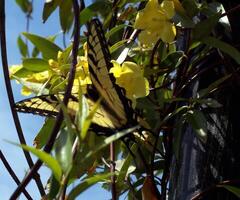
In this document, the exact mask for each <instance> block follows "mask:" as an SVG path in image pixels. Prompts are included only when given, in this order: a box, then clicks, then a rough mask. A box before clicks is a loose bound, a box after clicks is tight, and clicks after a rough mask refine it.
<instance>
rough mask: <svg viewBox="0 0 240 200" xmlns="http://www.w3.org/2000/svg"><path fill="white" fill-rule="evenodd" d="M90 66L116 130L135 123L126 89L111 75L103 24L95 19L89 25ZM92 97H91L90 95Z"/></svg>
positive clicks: (96, 86)
mask: <svg viewBox="0 0 240 200" xmlns="http://www.w3.org/2000/svg"><path fill="white" fill-rule="evenodd" d="M87 44H88V64H89V71H90V77H91V80H92V85H93V87H94V88H95V90H96V91H97V92H98V94H99V96H101V97H102V102H101V103H102V106H103V108H104V110H105V111H107V113H108V115H109V117H110V118H111V120H112V123H113V125H114V127H115V128H117V129H119V128H122V127H125V126H126V125H127V124H128V123H129V122H130V123H131V124H132V123H133V122H134V120H133V116H134V112H133V109H132V106H131V101H130V100H129V99H127V98H126V96H125V92H124V89H122V88H121V87H119V86H118V85H116V84H115V78H114V77H113V75H112V74H109V69H110V68H111V67H112V63H111V62H110V52H109V49H108V44H107V41H106V39H105V36H104V32H103V29H102V24H101V23H100V21H99V20H98V19H93V20H92V21H91V23H90V24H89V25H88V40H87ZM90 97H91V95H90Z"/></svg>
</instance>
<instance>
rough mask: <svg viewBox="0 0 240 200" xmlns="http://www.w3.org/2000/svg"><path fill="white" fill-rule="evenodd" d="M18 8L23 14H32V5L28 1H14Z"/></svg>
mask: <svg viewBox="0 0 240 200" xmlns="http://www.w3.org/2000/svg"><path fill="white" fill-rule="evenodd" d="M15 1H16V3H17V4H18V6H19V7H20V8H21V9H22V11H23V12H24V13H26V14H27V13H31V12H32V4H31V3H30V1H29V0H15Z"/></svg>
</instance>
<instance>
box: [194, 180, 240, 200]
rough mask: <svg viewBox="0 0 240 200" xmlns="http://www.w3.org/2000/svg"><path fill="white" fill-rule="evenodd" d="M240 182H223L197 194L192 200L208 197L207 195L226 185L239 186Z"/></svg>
mask: <svg viewBox="0 0 240 200" xmlns="http://www.w3.org/2000/svg"><path fill="white" fill-rule="evenodd" d="M239 183H240V180H227V181H222V182H220V183H218V184H216V185H212V186H210V187H208V188H207V189H205V190H203V191H201V192H200V193H198V194H196V195H195V196H194V197H192V198H191V200H198V199H202V198H203V197H204V196H206V195H207V194H209V193H210V192H211V191H213V190H215V189H217V188H220V187H223V186H224V185H230V184H239Z"/></svg>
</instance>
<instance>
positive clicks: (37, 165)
mask: <svg viewBox="0 0 240 200" xmlns="http://www.w3.org/2000/svg"><path fill="white" fill-rule="evenodd" d="M72 1H73V9H74V21H75V22H74V27H75V28H74V30H75V33H74V40H73V50H72V64H71V68H70V72H69V78H68V84H67V87H66V90H65V95H64V98H63V103H64V105H67V104H68V101H69V97H70V95H71V91H72V86H73V81H74V77H75V71H76V64H77V55H78V46H79V36H80V22H79V14H80V7H79V4H78V0H72ZM62 122H63V111H62V109H60V112H59V113H58V115H57V118H56V123H55V125H54V127H53V130H52V133H51V136H50V138H49V140H48V142H47V144H46V146H45V147H44V149H43V150H44V151H45V152H47V153H49V152H51V150H52V147H53V145H54V142H55V140H56V137H57V135H58V132H59V130H60V127H61V124H62ZM41 166H42V161H41V160H39V159H38V160H37V162H36V163H35V165H34V166H33V167H32V168H31V170H30V171H29V173H28V174H27V176H26V177H25V178H24V179H23V181H22V182H21V184H20V185H19V186H18V187H17V189H16V190H15V191H14V193H13V194H12V196H11V198H10V200H15V199H17V198H18V196H19V195H20V194H21V192H22V191H23V190H24V188H25V187H26V186H27V184H28V183H29V182H30V181H31V179H32V178H33V177H34V176H35V174H36V173H37V171H38V170H39V168H40V167H41Z"/></svg>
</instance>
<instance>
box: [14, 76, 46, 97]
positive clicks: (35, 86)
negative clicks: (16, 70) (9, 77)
mask: <svg viewBox="0 0 240 200" xmlns="http://www.w3.org/2000/svg"><path fill="white" fill-rule="evenodd" d="M13 78H14V79H16V80H17V81H19V83H21V84H22V85H24V86H26V87H27V88H28V89H30V90H32V91H33V93H35V94H39V95H41V94H42V95H44V94H46V95H47V94H49V92H48V89H46V88H44V85H43V84H42V83H32V82H28V81H25V80H24V78H19V77H17V76H13Z"/></svg>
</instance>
